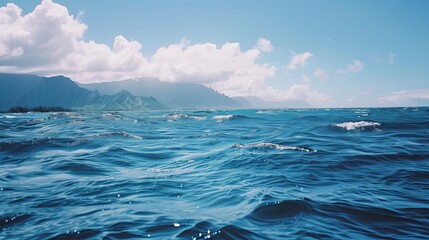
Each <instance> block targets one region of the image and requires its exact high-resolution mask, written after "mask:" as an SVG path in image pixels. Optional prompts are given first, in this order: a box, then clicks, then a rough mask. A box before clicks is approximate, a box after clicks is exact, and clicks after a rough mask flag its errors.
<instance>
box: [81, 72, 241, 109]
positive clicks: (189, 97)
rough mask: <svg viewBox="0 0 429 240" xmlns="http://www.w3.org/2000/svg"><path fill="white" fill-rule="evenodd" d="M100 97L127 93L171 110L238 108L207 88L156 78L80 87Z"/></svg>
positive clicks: (237, 104)
mask: <svg viewBox="0 0 429 240" xmlns="http://www.w3.org/2000/svg"><path fill="white" fill-rule="evenodd" d="M80 86H81V87H84V88H87V89H89V90H98V91H99V92H100V93H102V94H115V93H117V92H118V91H120V90H127V91H129V92H130V93H132V94H133V95H136V96H153V97H154V98H156V99H158V100H159V101H160V102H161V103H163V104H164V105H166V106H168V107H170V108H179V109H208V108H240V107H242V106H241V105H240V104H239V103H237V102H236V101H234V100H233V99H232V98H230V97H228V96H225V95H224V94H221V93H219V92H217V91H215V90H213V89H211V88H209V87H206V86H203V85H201V84H195V83H168V82H161V81H159V80H157V79H150V78H141V79H135V80H123V81H114V82H103V83H91V84H81V85H80Z"/></svg>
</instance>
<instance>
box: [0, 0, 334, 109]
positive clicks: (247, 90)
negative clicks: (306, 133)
mask: <svg viewBox="0 0 429 240" xmlns="http://www.w3.org/2000/svg"><path fill="white" fill-rule="evenodd" d="M0 29H2V31H0V72H15V73H35V74H40V75H48V76H49V75H59V74H62V75H66V76H68V77H71V78H72V79H74V80H76V81H79V82H81V83H87V82H103V81H112V80H122V79H129V78H136V77H152V78H158V79H159V80H161V81H165V82H193V83H200V84H204V85H206V86H209V87H212V88H214V89H216V90H218V91H220V92H222V93H225V94H227V95H230V96H250V95H252V96H259V97H263V98H269V99H272V100H294V99H298V100H303V101H307V102H309V103H316V104H317V103H320V102H321V101H326V100H328V99H330V97H329V96H327V95H325V94H323V93H319V92H316V91H315V90H312V89H311V87H310V85H309V84H308V83H304V84H295V85H293V86H292V87H291V88H290V89H286V90H279V89H274V88H272V87H270V86H268V85H267V84H266V80H267V79H269V78H270V77H273V76H275V75H276V71H277V67H276V66H275V65H273V64H270V63H260V61H259V59H260V56H261V55H262V54H264V53H269V52H272V51H273V50H274V47H273V46H272V44H271V41H270V40H268V39H266V38H259V39H258V40H257V42H256V44H255V46H254V47H253V48H251V49H248V50H243V49H241V48H240V44H239V43H230V42H227V43H225V44H223V45H221V46H217V45H216V44H213V43H197V44H191V43H190V42H188V41H186V40H182V41H181V42H179V43H176V44H171V45H169V46H166V47H161V48H159V49H158V50H156V52H155V53H154V54H153V55H152V56H144V55H143V53H142V52H141V47H142V45H141V44H140V43H139V42H138V41H135V40H130V39H127V38H125V37H124V36H122V35H118V36H116V37H115V39H114V42H113V46H112V47H110V46H108V45H106V44H103V43H97V42H94V41H91V40H89V41H88V40H86V39H85V38H84V34H85V32H86V30H87V29H88V26H87V25H85V24H84V23H83V22H81V21H80V19H79V17H75V16H73V15H70V14H69V12H68V9H67V8H66V7H65V6H62V5H60V4H57V3H54V2H52V0H43V1H42V2H41V3H40V4H39V5H38V6H37V7H36V8H35V9H34V10H33V11H32V12H30V13H28V14H26V15H23V14H22V10H21V9H20V8H19V7H18V6H17V5H15V4H13V3H8V4H7V5H6V6H4V7H2V8H0ZM312 56H313V54H312V53H309V52H304V53H302V54H294V55H293V56H292V59H291V62H290V63H289V65H288V66H287V68H288V69H289V70H296V69H297V68H301V67H304V66H305V65H306V63H307V61H308V60H309V59H310V58H311V57H312Z"/></svg>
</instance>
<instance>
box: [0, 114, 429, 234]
mask: <svg viewBox="0 0 429 240" xmlns="http://www.w3.org/2000/svg"><path fill="white" fill-rule="evenodd" d="M0 130H1V131H0V238H1V239H49V238H52V239H86V238H90V239H102V238H104V239H124V238H135V239H143V238H154V239H176V238H177V239H207V238H211V239H296V238H303V239H324V238H326V239H331V238H333V239H365V238H368V239H376V238H382V239H428V237H429V227H428V226H429V202H428V201H429V109H428V108H405V109H403V108H393V109H318V110H236V111H182V112H102V113H99V112H97V113H91V112H73V113H28V114H1V115H0Z"/></svg>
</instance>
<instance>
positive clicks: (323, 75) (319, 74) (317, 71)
mask: <svg viewBox="0 0 429 240" xmlns="http://www.w3.org/2000/svg"><path fill="white" fill-rule="evenodd" d="M313 76H315V77H317V78H319V79H320V80H325V79H326V78H328V73H326V72H325V71H323V70H322V69H321V68H316V69H314V72H313Z"/></svg>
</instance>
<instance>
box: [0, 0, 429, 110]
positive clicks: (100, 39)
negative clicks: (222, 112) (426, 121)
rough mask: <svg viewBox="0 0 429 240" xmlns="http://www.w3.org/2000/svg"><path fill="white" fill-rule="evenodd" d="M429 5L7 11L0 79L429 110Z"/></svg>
mask: <svg viewBox="0 0 429 240" xmlns="http://www.w3.org/2000/svg"><path fill="white" fill-rule="evenodd" d="M428 9H429V1H419V0H410V1H405V0H403V1H397V0H378V1H373V0H359V1H357V0H356V1H355V0H350V1H341V0H329V1H318V0H300V1H298V0H296V1H292V0H290V1H262V0H260V1H259V0H252V1H244V0H242V1H240V0H237V1H227V0H216V1H212V0H206V1H196V0H192V1H191V0H183V1H166V0H157V1H144V0H142V1H140V0H139V1H138V0H124V1H113V0H103V1H101V0H92V1H85V0H56V1H53V0H43V1H33V0H16V1H11V0H10V1H3V0H0V72H14V73H32V74H38V75H43V76H53V75H65V76H68V77H70V78H71V79H73V80H75V81H77V82H81V83H88V82H103V81H117V80H123V79H132V78H140V77H150V78H157V79H159V80H161V81H166V82H191V83H199V84H204V85H206V86H209V87H212V88H214V89H216V90H217V91H219V92H222V93H224V94H226V95H228V96H258V97H260V98H262V99H265V100H270V101H288V100H300V101H306V102H308V103H309V104H310V105H311V106H315V107H375V106H416V105H425V106H428V105H429V61H428V55H429V44H428V43H429V27H428V23H429V14H427V10H428Z"/></svg>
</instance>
